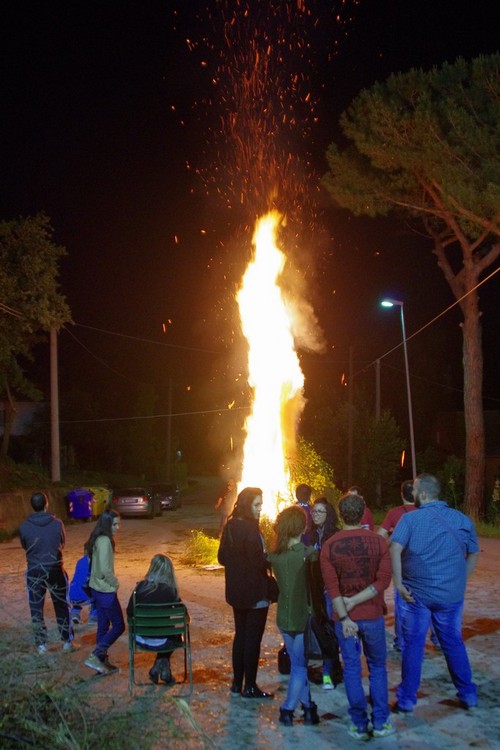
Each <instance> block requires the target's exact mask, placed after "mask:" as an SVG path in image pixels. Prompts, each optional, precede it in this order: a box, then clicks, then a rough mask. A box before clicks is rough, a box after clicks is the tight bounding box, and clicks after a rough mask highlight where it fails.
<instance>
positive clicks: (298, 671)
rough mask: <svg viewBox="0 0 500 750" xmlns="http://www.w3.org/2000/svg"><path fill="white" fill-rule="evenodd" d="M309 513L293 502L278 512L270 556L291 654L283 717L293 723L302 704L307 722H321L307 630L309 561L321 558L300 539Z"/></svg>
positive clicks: (280, 623)
mask: <svg viewBox="0 0 500 750" xmlns="http://www.w3.org/2000/svg"><path fill="white" fill-rule="evenodd" d="M306 523H307V516H306V514H305V511H304V510H303V509H302V508H301V507H300V506H298V505H291V506H290V507H289V508H285V509H284V510H282V511H281V513H279V514H278V517H277V518H276V521H275V524H274V530H275V532H276V543H275V546H274V551H273V552H271V553H270V555H269V561H270V562H271V565H272V568H273V572H274V574H275V576H276V579H277V581H278V586H279V596H278V612H277V618H276V620H277V624H278V627H279V629H280V631H281V634H282V636H283V640H284V641H285V646H286V650H287V651H288V653H289V655H290V665H291V670H290V679H289V682H288V691H287V694H286V698H285V701H284V703H283V705H282V706H281V708H280V716H279V720H280V722H281V724H284V725H285V726H292V724H293V719H294V711H295V709H296V707H297V705H298V704H299V702H300V703H301V704H302V710H303V712H304V724H318V723H319V717H318V707H317V706H316V703H314V702H313V701H312V700H311V691H310V687H309V678H308V675H307V658H306V655H305V643H304V631H305V629H306V626H307V620H308V617H309V609H310V606H309V596H308V584H307V568H306V564H307V561H309V560H313V559H316V558H317V557H318V552H317V550H315V549H314V547H306V546H305V545H304V544H303V543H302V542H301V541H300V538H301V536H302V534H303V533H304V531H305V528H306Z"/></svg>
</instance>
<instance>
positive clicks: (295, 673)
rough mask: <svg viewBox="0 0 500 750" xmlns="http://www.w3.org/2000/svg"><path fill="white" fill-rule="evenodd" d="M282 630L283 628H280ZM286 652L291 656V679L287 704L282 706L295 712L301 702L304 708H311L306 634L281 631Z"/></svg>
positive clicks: (286, 699)
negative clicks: (305, 644) (305, 643)
mask: <svg viewBox="0 0 500 750" xmlns="http://www.w3.org/2000/svg"><path fill="white" fill-rule="evenodd" d="M280 630H281V628H280ZM281 635H282V636H283V640H284V641H285V646H286V650H287V651H288V653H289V655H290V678H289V680H288V690H287V693H286V698H285V702H284V703H283V705H282V706H281V708H283V709H284V710H285V711H294V710H295V709H296V708H297V705H298V703H299V701H300V702H301V703H302V705H303V706H304V708H309V707H310V706H311V703H312V701H311V691H310V689H309V678H308V676H307V659H306V655H305V650H304V633H287V632H286V631H285V630H281Z"/></svg>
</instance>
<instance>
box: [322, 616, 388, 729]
mask: <svg viewBox="0 0 500 750" xmlns="http://www.w3.org/2000/svg"><path fill="white" fill-rule="evenodd" d="M357 625H358V628H359V630H358V637H357V638H353V637H352V636H350V637H349V638H344V634H343V632H342V625H341V623H340V622H336V623H335V632H336V633H337V638H338V640H339V646H340V651H341V653H342V658H343V660H344V686H345V692H346V695H347V700H348V701H349V715H350V717H351V719H352V723H353V724H354V725H355V726H356V727H357V728H358V729H359V730H360V731H364V730H365V729H366V728H367V726H368V710H367V700H366V696H365V691H364V688H363V681H362V677H361V653H362V651H361V647H363V653H364V655H365V659H366V663H367V665H368V674H369V682H370V698H371V704H372V717H371V720H372V724H373V728H374V729H381V728H382V726H383V725H384V724H385V723H386V721H387V720H388V718H389V705H388V698H387V696H388V693H387V668H386V665H385V660H386V645H385V622H384V618H383V617H379V618H377V619H376V620H358V621H357Z"/></svg>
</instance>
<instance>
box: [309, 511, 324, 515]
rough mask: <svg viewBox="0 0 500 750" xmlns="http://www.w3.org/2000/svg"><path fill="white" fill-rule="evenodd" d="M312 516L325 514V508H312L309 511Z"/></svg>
mask: <svg viewBox="0 0 500 750" xmlns="http://www.w3.org/2000/svg"><path fill="white" fill-rule="evenodd" d="M311 515H312V516H326V510H313V511H311Z"/></svg>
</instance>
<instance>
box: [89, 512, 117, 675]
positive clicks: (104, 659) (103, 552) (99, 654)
mask: <svg viewBox="0 0 500 750" xmlns="http://www.w3.org/2000/svg"><path fill="white" fill-rule="evenodd" d="M119 528H120V516H119V515H118V513H117V512H116V511H115V510H105V511H104V512H103V513H102V514H101V515H100V516H99V518H98V520H97V523H96V525H95V528H94V530H93V532H92V533H91V535H90V537H89V539H88V541H87V543H86V545H85V551H86V553H87V554H88V556H89V557H90V581H89V585H90V588H91V591H92V598H93V600H94V604H95V608H96V611H97V634H96V647H95V649H94V651H93V652H92V654H90V656H89V657H88V658H87V659H86V660H85V666H87V667H90V669H95V671H96V672H98V673H99V674H111V673H112V672H118V667H115V666H114V665H113V664H111V662H110V661H109V659H108V648H109V647H110V646H111V645H112V644H113V643H114V642H115V641H116V640H117V639H118V638H119V637H120V636H121V634H122V633H123V632H124V630H125V622H124V619H123V612H122V608H121V606H120V602H119V601H118V596H117V593H116V592H117V591H118V586H119V583H118V578H117V577H116V576H115V568H114V559H115V540H114V536H115V535H116V534H117V533H118V530H119Z"/></svg>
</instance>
